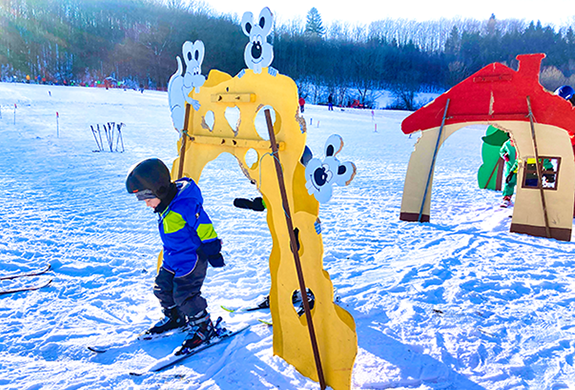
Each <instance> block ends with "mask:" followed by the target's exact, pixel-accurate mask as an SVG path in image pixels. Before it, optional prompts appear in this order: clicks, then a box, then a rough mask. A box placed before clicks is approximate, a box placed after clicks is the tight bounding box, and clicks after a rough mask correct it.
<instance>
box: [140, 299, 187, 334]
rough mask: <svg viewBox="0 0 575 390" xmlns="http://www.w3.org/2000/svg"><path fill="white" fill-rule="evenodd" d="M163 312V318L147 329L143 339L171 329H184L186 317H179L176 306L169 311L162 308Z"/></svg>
mask: <svg viewBox="0 0 575 390" xmlns="http://www.w3.org/2000/svg"><path fill="white" fill-rule="evenodd" d="M163 312H164V316H165V317H164V318H162V319H161V320H160V321H158V322H157V323H156V324H155V325H154V326H152V327H151V328H150V329H148V330H147V331H146V332H145V333H144V337H146V336H154V335H158V334H161V333H164V332H167V331H169V330H172V329H177V328H184V327H185V326H186V325H187V324H188V323H187V321H186V317H185V316H182V315H180V313H179V312H178V308H177V307H176V306H174V307H172V308H170V309H168V308H164V309H163Z"/></svg>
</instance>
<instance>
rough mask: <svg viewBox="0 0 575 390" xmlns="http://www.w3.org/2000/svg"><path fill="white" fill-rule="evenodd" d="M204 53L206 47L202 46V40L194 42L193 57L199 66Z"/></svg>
mask: <svg viewBox="0 0 575 390" xmlns="http://www.w3.org/2000/svg"><path fill="white" fill-rule="evenodd" d="M205 53H206V48H205V46H204V42H202V41H200V40H198V41H195V42H194V59H195V60H196V61H197V62H198V64H199V65H200V66H201V65H202V62H203V61H204V55H205Z"/></svg>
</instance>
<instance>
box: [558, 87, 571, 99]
mask: <svg viewBox="0 0 575 390" xmlns="http://www.w3.org/2000/svg"><path fill="white" fill-rule="evenodd" d="M555 95H559V96H561V97H562V98H563V99H565V100H570V99H571V98H572V97H573V95H575V90H573V88H571V86H569V85H563V86H561V87H559V88H557V90H556V91H555Z"/></svg>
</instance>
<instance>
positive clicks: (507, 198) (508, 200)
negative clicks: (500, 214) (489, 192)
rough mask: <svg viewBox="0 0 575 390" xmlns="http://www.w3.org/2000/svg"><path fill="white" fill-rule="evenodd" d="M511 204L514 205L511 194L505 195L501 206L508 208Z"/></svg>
mask: <svg viewBox="0 0 575 390" xmlns="http://www.w3.org/2000/svg"><path fill="white" fill-rule="evenodd" d="M511 205H513V203H512V202H511V197H510V196H504V197H503V202H501V205H500V207H503V208H507V207H509V206H511Z"/></svg>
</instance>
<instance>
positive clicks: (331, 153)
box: [325, 145, 334, 157]
mask: <svg viewBox="0 0 575 390" xmlns="http://www.w3.org/2000/svg"><path fill="white" fill-rule="evenodd" d="M333 152H334V148H333V145H329V146H328V147H327V149H326V151H325V155H326V156H328V157H331V156H333Z"/></svg>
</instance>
